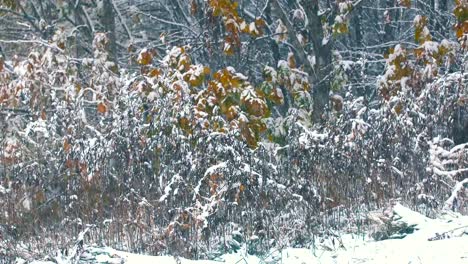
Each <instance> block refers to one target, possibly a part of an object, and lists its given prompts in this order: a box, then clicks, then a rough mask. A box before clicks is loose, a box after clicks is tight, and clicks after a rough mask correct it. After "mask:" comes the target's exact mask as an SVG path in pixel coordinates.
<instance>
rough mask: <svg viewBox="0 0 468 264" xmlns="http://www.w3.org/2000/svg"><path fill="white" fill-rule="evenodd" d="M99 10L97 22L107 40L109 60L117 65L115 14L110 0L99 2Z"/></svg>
mask: <svg viewBox="0 0 468 264" xmlns="http://www.w3.org/2000/svg"><path fill="white" fill-rule="evenodd" d="M99 7H100V10H98V12H99V14H100V16H99V22H100V23H101V25H102V27H103V30H104V32H105V33H106V34H107V37H108V38H109V47H108V52H109V60H110V61H113V62H114V63H115V64H116V65H118V63H117V45H116V36H115V14H114V8H113V5H112V0H101V4H100V5H99Z"/></svg>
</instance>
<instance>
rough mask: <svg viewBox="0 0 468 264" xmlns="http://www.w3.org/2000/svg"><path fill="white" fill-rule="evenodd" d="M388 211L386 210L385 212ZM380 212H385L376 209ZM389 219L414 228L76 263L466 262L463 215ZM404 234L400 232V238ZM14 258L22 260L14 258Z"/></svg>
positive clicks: (467, 224) (91, 252)
mask: <svg viewBox="0 0 468 264" xmlns="http://www.w3.org/2000/svg"><path fill="white" fill-rule="evenodd" d="M387 216H388V214H387ZM380 217H385V216H384V215H381V216H380ZM391 218H392V223H394V224H396V225H398V224H402V223H404V225H405V226H408V227H410V228H409V229H411V230H413V229H414V232H412V233H411V232H409V233H410V234H406V233H405V234H399V236H400V238H395V239H386V240H381V241H375V240H373V239H372V238H370V236H362V235H361V236H356V235H351V234H346V235H342V236H341V237H340V238H335V240H334V241H332V240H324V241H321V243H318V244H317V245H316V246H315V248H313V249H307V248H287V249H284V250H282V251H279V250H272V251H271V253H270V254H269V255H267V256H263V257H258V256H250V255H248V254H246V253H245V252H246V250H245V249H241V250H240V251H239V252H238V253H236V254H226V255H223V256H221V257H220V258H218V259H216V260H210V261H208V260H187V259H183V258H175V257H172V256H146V255H138V254H132V253H127V252H122V251H117V250H114V249H111V248H98V247H86V246H85V250H84V252H83V253H82V254H81V257H80V261H79V263H128V264H153V263H155V264H156V263H157V264H176V263H181V264H201V263H208V264H209V263H212V264H214V263H232V264H239V263H244V264H261V263H262V264H263V263H291V264H303V263H379V264H384V263H392V264H393V263H444V264H449V263H451V264H456V263H465V264H466V263H468V216H461V215H459V214H455V213H449V212H447V213H444V214H442V215H440V217H438V218H437V219H430V218H427V217H425V216H423V215H421V214H419V213H416V212H414V211H412V210H410V209H408V208H406V207H404V206H402V205H400V204H396V205H395V206H394V207H393V211H392V213H391ZM402 236H404V237H403V238H401V237H402ZM17 263H24V262H23V261H22V260H20V259H18V261H17ZM33 263H34V264H45V263H64V264H65V263H69V262H67V259H66V258H61V257H56V258H55V262H45V261H36V262H33Z"/></svg>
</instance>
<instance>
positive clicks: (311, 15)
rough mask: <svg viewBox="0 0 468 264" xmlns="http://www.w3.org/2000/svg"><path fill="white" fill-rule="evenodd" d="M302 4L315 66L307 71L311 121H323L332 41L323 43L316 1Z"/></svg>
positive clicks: (330, 67) (304, 1)
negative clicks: (310, 99)
mask: <svg viewBox="0 0 468 264" xmlns="http://www.w3.org/2000/svg"><path fill="white" fill-rule="evenodd" d="M302 4H303V6H304V9H305V11H306V15H307V17H308V19H309V24H308V27H307V31H308V33H309V36H308V37H309V39H310V40H311V42H312V47H313V49H314V54H315V60H316V64H315V65H314V69H313V70H312V71H308V73H309V76H310V78H309V80H312V82H311V84H312V89H313V104H314V106H313V113H312V121H313V122H314V123H319V122H321V121H323V119H324V117H323V114H324V112H325V110H326V108H327V105H328V101H329V92H330V74H331V72H332V52H331V46H332V40H331V39H329V40H328V41H324V40H323V39H324V36H325V34H324V32H323V25H322V19H321V17H320V16H319V15H318V13H319V1H318V0H303V1H302Z"/></svg>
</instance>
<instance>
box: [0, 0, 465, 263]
mask: <svg viewBox="0 0 468 264" xmlns="http://www.w3.org/2000/svg"><path fill="white" fill-rule="evenodd" d="M467 17H468V4H467V2H466V1H464V0H456V1H454V2H451V1H447V0H435V1H429V2H428V1H377V4H375V1H370V0H369V1H367V0H358V1H328V2H326V1H277V0H267V1H257V0H252V1H232V0H209V1H198V0H192V1H179V0H176V1H174V0H171V1H164V0H161V1H111V0H102V1H91V0H88V1H84V0H83V1H9V0H3V1H0V20H1V23H2V24H1V26H0V28H1V29H2V30H1V31H0V44H1V45H2V47H3V52H2V54H1V55H0V56H1V57H0V122H1V123H0V126H1V129H2V130H1V132H0V143H1V146H2V147H1V149H0V182H1V184H0V207H1V208H4V210H3V212H2V213H1V214H0V231H1V232H0V236H1V237H0V238H1V240H2V241H3V242H0V256H1V257H3V256H5V257H14V256H17V255H21V256H26V257H27V256H28V255H29V256H31V255H32V254H36V252H41V253H51V254H52V253H53V252H55V251H56V250H57V249H61V248H66V247H67V246H68V245H69V243H71V242H73V236H76V235H77V234H78V233H79V232H80V231H82V230H83V229H84V228H85V227H90V226H92V228H91V230H90V232H89V237H88V240H87V242H89V243H98V244H105V245H109V246H113V247H117V248H121V249H127V250H131V251H135V252H144V253H152V254H166V253H168V254H175V255H181V256H185V257H191V258H210V257H213V256H214V255H216V254H218V253H220V252H225V251H227V250H236V248H238V247H239V244H240V243H246V244H247V245H248V248H249V251H250V252H251V253H259V252H265V251H266V250H268V249H269V248H271V247H278V248H281V247H283V246H288V245H294V246H308V245H310V244H313V241H314V239H315V237H317V236H323V235H330V234H331V233H330V230H344V231H348V232H358V231H359V230H358V229H360V228H361V227H362V226H364V225H365V224H366V221H367V220H366V217H365V213H366V212H367V211H368V210H373V209H377V208H381V207H384V206H386V205H387V204H388V203H389V201H390V200H392V199H401V200H402V201H404V202H405V203H407V204H409V205H411V206H413V207H415V208H417V209H419V210H420V211H423V212H424V213H426V214H428V215H434V214H435V213H436V212H437V210H439V209H442V208H445V209H450V210H455V211H459V212H462V213H467V212H468V206H467V199H466V194H467V193H466V185H467V184H468V180H467V179H468V177H467V176H468V168H467V164H468V144H467V143H466V142H467V138H466V137H467V135H468V130H467V127H468V115H467V111H468V110H467V99H468V98H467V74H466V73H465V68H466V65H467V52H466V51H467V36H468V21H467ZM20 32H21V36H23V38H20V39H18V38H17V36H18V33H20ZM24 245H26V246H24Z"/></svg>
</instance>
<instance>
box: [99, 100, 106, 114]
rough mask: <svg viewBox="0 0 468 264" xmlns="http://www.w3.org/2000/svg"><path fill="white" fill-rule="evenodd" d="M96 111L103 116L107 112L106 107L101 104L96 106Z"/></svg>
mask: <svg viewBox="0 0 468 264" xmlns="http://www.w3.org/2000/svg"><path fill="white" fill-rule="evenodd" d="M97 110H98V112H99V113H101V114H104V113H105V112H107V106H106V105H105V104H104V103H102V102H101V103H99V104H98V106H97Z"/></svg>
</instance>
